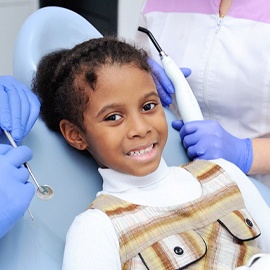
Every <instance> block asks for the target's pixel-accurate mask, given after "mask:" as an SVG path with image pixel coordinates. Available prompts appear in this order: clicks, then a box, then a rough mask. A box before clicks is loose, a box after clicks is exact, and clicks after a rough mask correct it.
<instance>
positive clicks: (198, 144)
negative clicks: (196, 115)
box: [172, 120, 253, 173]
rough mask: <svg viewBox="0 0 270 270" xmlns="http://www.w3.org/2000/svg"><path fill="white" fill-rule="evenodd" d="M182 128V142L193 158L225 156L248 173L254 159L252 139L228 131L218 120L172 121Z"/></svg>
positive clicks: (176, 127) (177, 127)
mask: <svg viewBox="0 0 270 270" xmlns="http://www.w3.org/2000/svg"><path fill="white" fill-rule="evenodd" d="M172 126H173V128H175V129H177V130H180V137H181V140H182V143H183V145H184V147H185V149H186V150H187V154H188V156H189V157H190V158H191V159H206V160H209V159H216V158H223V159H226V160H228V161H230V162H232V163H234V164H235V165H236V166H238V167H239V168H240V169H241V170H242V171H243V172H244V173H248V171H249V170H250V167H251V164H252V161H253V151H252V143H251V140H250V139H239V138H236V137H234V136H233V135H231V134H230V133H228V132H227V131H226V130H225V129H224V128H223V127H222V126H221V125H220V124H219V123H218V122H217V121H213V120H203V121H191V122H187V123H185V124H184V123H183V121H182V120H177V121H174V122H172Z"/></svg>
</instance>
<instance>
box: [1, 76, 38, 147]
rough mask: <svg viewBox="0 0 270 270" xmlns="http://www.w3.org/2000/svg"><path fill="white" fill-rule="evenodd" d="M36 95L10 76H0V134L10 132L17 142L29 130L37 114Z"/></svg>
mask: <svg viewBox="0 0 270 270" xmlns="http://www.w3.org/2000/svg"><path fill="white" fill-rule="evenodd" d="M39 109H40V103H39V100H38V98H37V97H36V95H34V93H32V92H31V91H30V90H29V89H28V88H27V87H26V86H25V85H23V84H21V83H20V82H18V81H17V80H16V79H15V78H13V77H11V76H0V134H1V133H2V131H3V130H2V129H5V130H8V131H10V132H11V135H12V137H13V139H14V140H15V141H16V142H17V143H18V142H20V141H21V139H22V138H23V137H24V136H25V135H26V134H27V133H28V132H29V131H30V129H31V128H32V126H33V125H34V123H35V121H36V119H37V117H38V115H39Z"/></svg>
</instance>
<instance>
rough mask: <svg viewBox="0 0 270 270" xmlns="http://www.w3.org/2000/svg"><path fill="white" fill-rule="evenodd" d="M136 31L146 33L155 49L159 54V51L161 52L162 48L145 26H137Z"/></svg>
mask: <svg viewBox="0 0 270 270" xmlns="http://www.w3.org/2000/svg"><path fill="white" fill-rule="evenodd" d="M138 31H140V32H143V33H145V34H147V35H148V37H149V38H150V40H151V41H152V43H153V44H154V46H155V47H156V49H157V51H158V52H159V54H161V52H162V51H163V50H162V49H161V47H160V46H159V44H158V42H157V41H156V39H155V38H154V36H153V34H152V33H151V32H150V31H149V30H148V29H146V28H144V27H141V26H139V27H138Z"/></svg>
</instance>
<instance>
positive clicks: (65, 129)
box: [59, 119, 87, 150]
mask: <svg viewBox="0 0 270 270" xmlns="http://www.w3.org/2000/svg"><path fill="white" fill-rule="evenodd" d="M59 125H60V130H61V132H62V134H63V136H64V138H65V139H66V141H67V142H68V143H69V144H70V145H71V146H72V147H74V148H77V149H78V150H85V149H86V148H87V143H86V141H85V139H84V136H83V133H82V132H81V130H80V129H79V128H78V127H77V126H76V125H74V124H73V123H71V122H69V121H68V120H66V119H64V120H61V121H60V124H59Z"/></svg>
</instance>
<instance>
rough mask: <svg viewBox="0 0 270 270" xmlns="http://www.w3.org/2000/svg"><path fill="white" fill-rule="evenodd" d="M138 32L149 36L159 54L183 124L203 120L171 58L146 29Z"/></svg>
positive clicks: (186, 83)
mask: <svg viewBox="0 0 270 270" xmlns="http://www.w3.org/2000/svg"><path fill="white" fill-rule="evenodd" d="M138 30H139V31H141V32H143V33H145V34H147V35H148V36H149V38H150V40H151V41H152V42H153V44H154V46H155V47H156V49H157V51H158V52H159V56H160V59H161V62H162V65H163V68H164V70H165V72H166V74H167V76H168V77H169V79H170V80H171V82H172V83H173V85H174V89H175V98H176V102H177V106H178V110H179V112H180V115H181V117H182V119H183V121H184V123H186V122H190V121H195V120H203V115H202V112H201V109H200V107H199V104H198V101H197V100H196V98H195V96H194V94H193V92H192V90H191V88H190V86H189V84H188V82H187V80H186V78H185V77H184V75H183V73H182V72H181V70H180V69H179V67H178V66H177V65H176V64H175V62H174V61H173V60H172V59H171V57H169V56H168V55H167V54H166V53H165V52H164V51H163V50H162V49H161V47H160V46H159V44H158V43H157V41H156V39H155V38H154V36H153V34H152V33H151V32H150V31H149V30H148V29H146V28H143V27H140V26H139V28H138Z"/></svg>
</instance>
